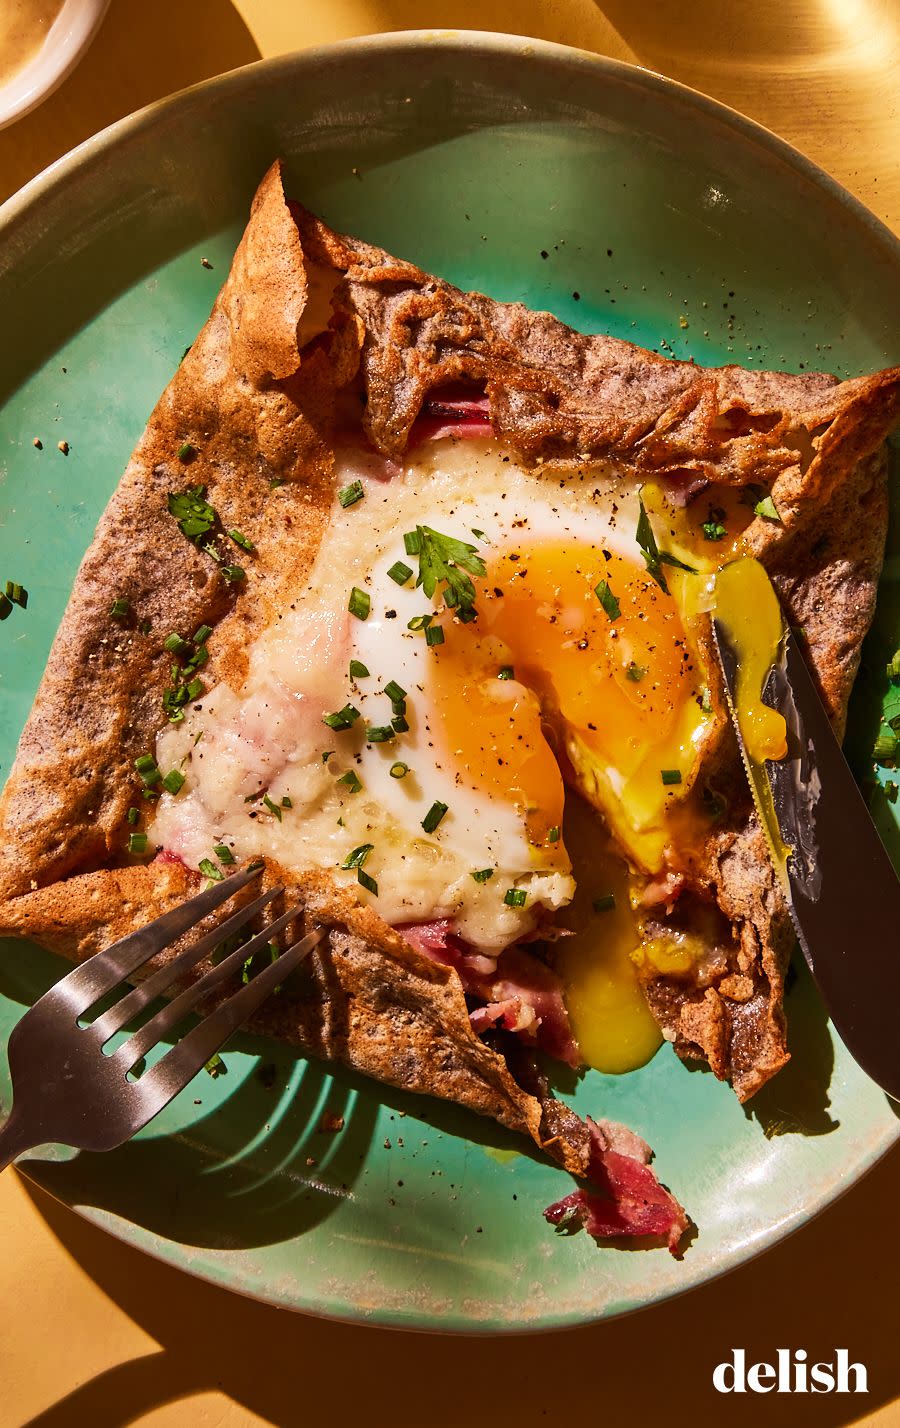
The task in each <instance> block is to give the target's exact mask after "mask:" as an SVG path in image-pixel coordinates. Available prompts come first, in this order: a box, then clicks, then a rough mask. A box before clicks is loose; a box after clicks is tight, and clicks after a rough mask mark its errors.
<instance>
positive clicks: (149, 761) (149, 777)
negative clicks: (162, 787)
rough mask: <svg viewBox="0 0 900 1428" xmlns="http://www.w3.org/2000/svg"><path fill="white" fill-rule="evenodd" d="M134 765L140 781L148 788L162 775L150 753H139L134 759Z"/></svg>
mask: <svg viewBox="0 0 900 1428" xmlns="http://www.w3.org/2000/svg"><path fill="white" fill-rule="evenodd" d="M134 766H135V768H136V769H137V771H138V773H139V774H140V776H141V782H142V783H144V784H146V785H147V787H148V788H152V786H153V784H155V783H158V782H159V780H160V778H161V777H162V775H161V774H160V772H159V769H158V768H157V765H156V760H155V758H154V757H153V755H152V754H141V755H140V756H139V757H138V758H136V759H135V761H134Z"/></svg>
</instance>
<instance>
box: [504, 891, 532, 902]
mask: <svg viewBox="0 0 900 1428" xmlns="http://www.w3.org/2000/svg"><path fill="white" fill-rule="evenodd" d="M527 896H528V894H527V893H526V892H525V889H524V888H507V889H506V892H505V893H504V895H503V901H504V902H505V903H506V906H507V907H524V906H525V901H526V898H527Z"/></svg>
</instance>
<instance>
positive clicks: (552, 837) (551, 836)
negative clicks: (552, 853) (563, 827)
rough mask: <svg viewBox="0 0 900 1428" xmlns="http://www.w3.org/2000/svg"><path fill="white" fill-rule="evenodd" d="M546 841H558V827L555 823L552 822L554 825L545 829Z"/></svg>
mask: <svg viewBox="0 0 900 1428" xmlns="http://www.w3.org/2000/svg"><path fill="white" fill-rule="evenodd" d="M547 842H548V843H558V842H559V827H558V825H557V824H555V823H554V825H553V827H552V828H548V829H547Z"/></svg>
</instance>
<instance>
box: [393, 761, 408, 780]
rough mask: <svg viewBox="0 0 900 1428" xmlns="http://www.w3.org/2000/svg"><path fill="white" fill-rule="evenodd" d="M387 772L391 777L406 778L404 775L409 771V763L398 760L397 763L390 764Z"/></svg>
mask: <svg viewBox="0 0 900 1428" xmlns="http://www.w3.org/2000/svg"><path fill="white" fill-rule="evenodd" d="M388 773H389V774H390V776H391V778H406V775H407V774H408V773H409V764H404V763H401V762H400V761H399V760H398V761H397V763H395V764H391V766H390V768H389V769H388Z"/></svg>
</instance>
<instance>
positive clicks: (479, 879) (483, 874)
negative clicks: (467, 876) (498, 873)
mask: <svg viewBox="0 0 900 1428" xmlns="http://www.w3.org/2000/svg"><path fill="white" fill-rule="evenodd" d="M493 876H494V869H493V868H479V869H478V871H477V872H475V873H473V874H472V877H473V878H474V879H475V882H476V883H486V882H487V881H488V879H489V878H492V877H493Z"/></svg>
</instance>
